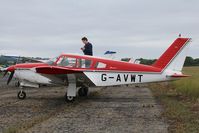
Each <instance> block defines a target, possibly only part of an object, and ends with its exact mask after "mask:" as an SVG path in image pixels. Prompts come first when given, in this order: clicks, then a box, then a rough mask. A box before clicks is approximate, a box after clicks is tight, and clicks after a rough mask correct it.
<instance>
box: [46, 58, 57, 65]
mask: <svg viewBox="0 0 199 133" xmlns="http://www.w3.org/2000/svg"><path fill="white" fill-rule="evenodd" d="M57 59H58V57H55V58H51V59H49V60H48V61H47V62H46V63H47V64H48V65H53V64H54V63H55V62H56V61H57Z"/></svg>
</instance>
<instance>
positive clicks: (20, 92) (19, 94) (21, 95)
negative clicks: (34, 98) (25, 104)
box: [17, 91, 26, 100]
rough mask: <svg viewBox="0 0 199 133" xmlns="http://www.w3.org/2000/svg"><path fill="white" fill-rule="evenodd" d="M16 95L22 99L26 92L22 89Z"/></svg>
mask: <svg viewBox="0 0 199 133" xmlns="http://www.w3.org/2000/svg"><path fill="white" fill-rule="evenodd" d="M17 96H18V98H19V99H21V100H23V99H25V98H26V93H25V92H24V91H19V92H18V95H17Z"/></svg>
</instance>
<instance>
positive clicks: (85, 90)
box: [65, 86, 88, 102]
mask: <svg viewBox="0 0 199 133" xmlns="http://www.w3.org/2000/svg"><path fill="white" fill-rule="evenodd" d="M77 93H78V95H79V96H80V97H86V96H88V87H85V86H82V87H81V88H79V90H78V92H77ZM75 98H76V96H70V95H68V93H66V94H65V99H66V101H67V102H73V101H75Z"/></svg>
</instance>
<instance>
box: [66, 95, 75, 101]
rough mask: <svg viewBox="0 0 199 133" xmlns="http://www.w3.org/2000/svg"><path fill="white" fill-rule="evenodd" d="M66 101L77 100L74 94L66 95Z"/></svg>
mask: <svg viewBox="0 0 199 133" xmlns="http://www.w3.org/2000/svg"><path fill="white" fill-rule="evenodd" d="M66 101H67V102H73V101H75V97H73V96H66Z"/></svg>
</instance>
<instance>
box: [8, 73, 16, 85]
mask: <svg viewBox="0 0 199 133" xmlns="http://www.w3.org/2000/svg"><path fill="white" fill-rule="evenodd" d="M14 73H15V71H12V72H11V74H10V76H9V78H8V81H7V85H8V84H9V83H10V81H11V80H12V78H13V76H14Z"/></svg>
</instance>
